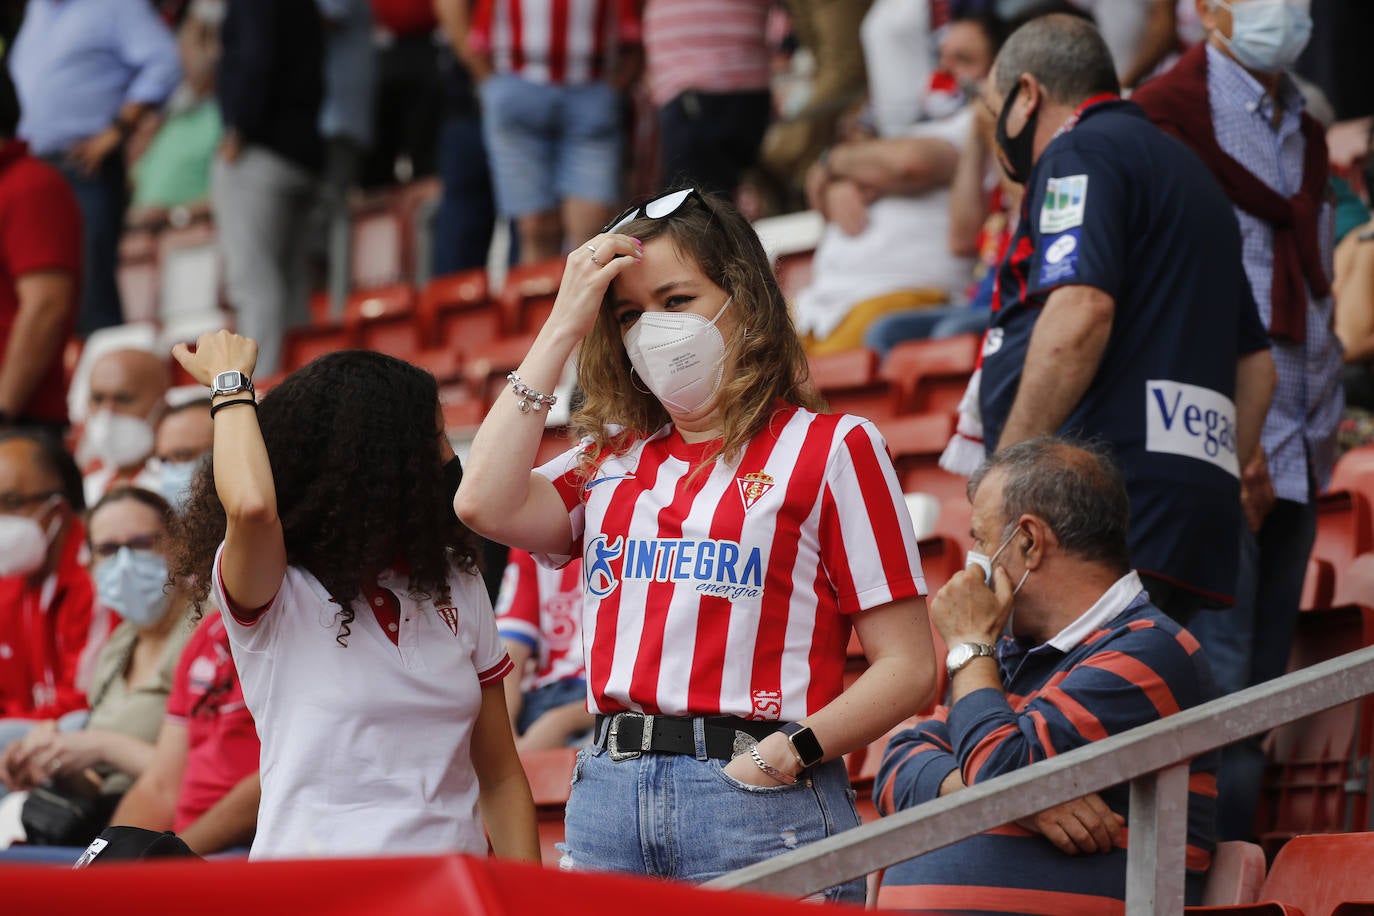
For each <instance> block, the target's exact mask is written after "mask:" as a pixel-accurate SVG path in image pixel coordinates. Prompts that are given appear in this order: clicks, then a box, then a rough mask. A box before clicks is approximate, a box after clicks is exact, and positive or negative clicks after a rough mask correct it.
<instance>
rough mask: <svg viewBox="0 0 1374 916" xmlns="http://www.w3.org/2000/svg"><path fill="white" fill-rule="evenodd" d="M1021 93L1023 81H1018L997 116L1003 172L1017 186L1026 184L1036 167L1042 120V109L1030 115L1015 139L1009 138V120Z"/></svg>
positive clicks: (998, 143) (998, 141) (1037, 109)
mask: <svg viewBox="0 0 1374 916" xmlns="http://www.w3.org/2000/svg"><path fill="white" fill-rule="evenodd" d="M1020 91H1021V81H1020V80H1017V82H1016V85H1015V86H1013V87H1012V90H1011V93H1010V94H1009V95H1008V96H1007V100H1006V101H1005V102H1003V103H1002V113H1001V114H1000V115H998V116H997V147H998V148H999V149H1000V150H1001V151H1002V171H1004V172H1006V173H1007V177H1008V178H1010V179H1011V180H1012V181H1014V182H1016V183H1017V184H1025V183H1026V181H1027V180H1028V179H1029V178H1030V173H1031V169H1032V168H1033V167H1034V165H1035V123H1036V121H1038V120H1039V119H1040V109H1039V108H1036V109H1035V111H1032V112H1031V113H1030V117H1028V118H1026V126H1025V127H1022V128H1021V133H1019V134H1017V135H1016V136H1015V137H1008V136H1007V118H1008V116H1010V114H1011V106H1012V105H1013V104H1015V103H1016V96H1017V94H1018V93H1019V92H1020Z"/></svg>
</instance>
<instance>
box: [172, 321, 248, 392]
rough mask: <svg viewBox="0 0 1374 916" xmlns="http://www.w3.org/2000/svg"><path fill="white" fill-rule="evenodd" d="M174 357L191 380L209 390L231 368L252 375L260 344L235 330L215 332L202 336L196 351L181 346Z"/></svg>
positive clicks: (176, 347)
mask: <svg viewBox="0 0 1374 916" xmlns="http://www.w3.org/2000/svg"><path fill="white" fill-rule="evenodd" d="M172 356H174V357H175V358H176V361H177V362H179V363H181V367H182V368H183V369H185V370H186V371H187V372H189V373H191V377H192V378H194V379H195V380H196V381H198V382H200V383H201V384H202V385H204V386H206V387H207V388H208V387H209V386H210V384H211V383H212V382H214V380H215V376H216V375H218V374H219V373H221V372H227V371H229V370H230V369H237V370H238V371H240V372H242V373H243V374H244V375H249V376H251V375H252V374H253V368H254V367H255V366H256V365H257V364H258V344H257V341H255V340H252V339H251V338H248V337H240V336H239V335H238V334H235V333H234V332H233V331H213V332H211V333H209V334H202V335H201V336H200V339H199V340H197V341H196V349H195V351H194V352H193V351H192V350H191V348H190V347H188V346H186V344H184V343H179V344H177V345H176V346H175V347H173V348H172Z"/></svg>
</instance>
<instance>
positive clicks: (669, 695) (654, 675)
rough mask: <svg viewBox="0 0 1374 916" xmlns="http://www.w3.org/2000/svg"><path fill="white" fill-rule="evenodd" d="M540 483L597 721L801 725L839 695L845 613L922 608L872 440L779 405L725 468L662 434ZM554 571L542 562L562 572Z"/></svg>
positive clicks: (893, 482) (669, 430) (850, 422)
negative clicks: (567, 525) (709, 719)
mask: <svg viewBox="0 0 1374 916" xmlns="http://www.w3.org/2000/svg"><path fill="white" fill-rule="evenodd" d="M586 447H587V445H586V443H584V444H583V445H581V446H579V447H578V448H576V449H573V450H571V451H569V452H567V453H566V454H564V455H562V456H560V457H559V458H556V459H554V460H553V461H551V462H549V463H548V464H547V465H545V466H543V467H541V468H539V469H538V471H537V473H539V474H541V475H542V476H544V477H546V478H548V479H549V480H551V481H552V482H553V484H554V486H555V487H556V489H557V490H558V493H559V495H560V496H561V497H562V498H563V501H564V504H565V505H566V506H567V507H568V510H569V513H570V516H571V520H572V525H573V538H574V543H573V551H574V553H576V554H581V555H582V557H583V567H582V568H583V592H584V595H583V614H582V641H583V645H584V647H585V660H586V667H587V681H588V693H589V695H590V699H591V702H592V705H593V711H594V712H602V713H605V712H615V711H619V710H625V709H633V710H638V711H641V712H646V713H655V714H660V713H661V714H665V715H676V716H703V715H717V714H725V715H737V716H744V717H747V718H752V719H762V720H796V719H800V718H802V717H804V716H806V715H809V714H810V713H813V712H815V711H816V710H818V709H820V708H821V707H823V706H825V705H826V704H827V703H829V702H830V701H831V700H833V699H834V698H835V697H837V696H838V695H839V694H840V691H841V690H842V683H841V678H842V675H843V671H844V661H845V647H846V645H847V644H848V641H849V633H850V626H851V624H850V618H849V615H851V614H854V613H857V612H860V611H864V610H868V609H870V608H876V607H880V606H882V605H885V604H888V603H890V602H892V601H897V600H900V599H903V598H910V597H913V596H916V595H923V594H925V580H924V578H923V577H922V574H921V561H920V557H919V556H918V554H917V551H916V539H915V535H914V533H913V531H912V527H911V518H910V516H909V515H908V514H907V512H906V509H905V506H904V504H903V502H902V496H901V489H900V487H898V485H897V477H896V474H895V472H894V471H893V468H892V462H891V460H890V459H889V458H888V455H887V450H886V446H885V444H884V442H883V439H882V437H881V435H880V434H879V433H878V430H877V428H876V427H875V426H874V425H873V424H872V423H870V422H868V421H867V420H864V419H863V418H861V417H854V416H848V415H843V414H828V415H827V414H815V413H812V412H810V411H807V410H803V409H801V408H798V407H793V406H790V405H786V406H782V407H780V408H779V409H778V410H777V411H776V412H775V413H774V415H773V417H772V418H771V420H770V421H769V423H768V424H767V426H766V427H765V428H764V431H763V432H761V433H759V434H758V435H757V436H755V437H754V438H753V439H752V440H751V441H750V443H749V444H748V445H747V446H746V447H745V448H744V450H743V451H742V453H741V454H740V456H739V457H738V459H737V460H736V461H734V462H729V463H728V462H726V461H724V460H722V459H719V458H717V459H716V460H714V461H712V462H710V463H708V464H706V465H705V466H704V467H703V466H701V461H702V459H703V458H705V457H706V456H707V455H709V454H710V453H711V451H712V450H714V449H715V448H716V447H717V443H714V442H705V443H696V444H689V443H687V442H685V441H683V439H682V437H681V436H680V435H679V434H678V432H677V430H676V429H675V428H674V427H673V426H672V425H671V424H670V425H668V426H665V427H664V428H663V429H661V430H659V431H658V432H656V433H654V434H653V435H652V436H649V437H648V438H647V439H642V440H639V441H637V442H636V443H635V444H634V445H632V446H631V447H630V448H629V449H627V450H626V451H625V452H624V453H623V454H620V455H614V456H611V457H608V458H605V459H604V460H602V461H601V462H600V464H599V466H597V467H596V468H595V471H594V473H592V475H591V476H590V477H588V470H587V469H586V468H585V466H582V465H580V464H579V462H578V457H577V456H578V453H579V451H580V450H581V449H583V448H586ZM559 559H561V558H552V557H544V558H541V562H546V563H550V564H553V563H557V562H558V560H559Z"/></svg>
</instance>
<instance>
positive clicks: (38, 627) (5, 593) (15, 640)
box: [0, 431, 95, 748]
mask: <svg viewBox="0 0 1374 916" xmlns="http://www.w3.org/2000/svg"><path fill="white" fill-rule="evenodd" d="M85 508H86V503H85V500H84V498H83V496H82V493H81V473H80V472H79V471H78V470H77V468H76V462H74V461H73V460H72V457H71V456H70V455H68V454H67V453H66V452H65V451H64V450H63V449H62V446H61V445H60V444H59V443H58V441H57V440H55V439H53V438H51V437H49V436H47V435H44V434H41V433H32V432H22V431H11V432H8V433H0V748H3V747H4V746H5V745H7V744H9V743H10V742H11V741H13V740H15V739H17V738H21V737H23V736H24V735H25V734H27V733H28V731H29V729H30V728H32V727H33V725H34V723H35V722H36V721H41V720H44V719H59V720H61V722H60V725H61V727H62V728H64V729H73V728H80V727H81V725H82V724H84V722H85V718H86V717H85V714H84V710H85V708H86V696H85V694H84V693H83V692H82V691H81V690H79V689H78V688H77V686H76V670H77V665H78V663H79V661H80V657H81V651H82V649H84V648H85V646H86V635H87V633H88V632H89V631H90V629H91V613H92V608H93V605H94V601H95V590H94V588H93V586H92V584H91V577H90V573H88V572H87V571H86V568H85V566H83V565H82V563H81V547H82V541H83V539H84V537H85V528H84V527H83V526H82V524H81V517H80V516H81V513H82V512H83V511H84V510H85ZM73 713H74V714H75V715H68V714H73Z"/></svg>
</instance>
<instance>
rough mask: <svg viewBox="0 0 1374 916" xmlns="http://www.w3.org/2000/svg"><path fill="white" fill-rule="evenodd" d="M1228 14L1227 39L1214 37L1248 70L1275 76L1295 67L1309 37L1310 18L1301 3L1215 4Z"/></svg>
mask: <svg viewBox="0 0 1374 916" xmlns="http://www.w3.org/2000/svg"><path fill="white" fill-rule="evenodd" d="M1216 4H1217V5H1218V6H1222V7H1225V8H1226V9H1227V10H1228V11H1230V13H1231V37H1230V38H1227V37H1226V36H1225V35H1222V34H1220V33H1218V35H1217V37H1218V38H1219V39H1221V42H1222V43H1223V44H1225V45H1226V47H1228V48H1229V49H1230V50H1231V53H1232V54H1233V55H1234V56H1235V58H1236V60H1238V61H1240V63H1241V65H1242V66H1244V67H1246V68H1247V69H1250V70H1257V71H1259V72H1261V73H1275V72H1277V71H1279V70H1287V69H1288V68H1289V67H1291V66H1293V64H1295V63H1297V61H1298V55H1300V54H1302V49H1303V48H1305V47H1307V42H1308V40H1309V39H1310V38H1311V37H1312V15H1311V12H1310V10H1309V7H1308V5H1307V3H1305V2H1302V0H1245V2H1244V3H1235V2H1234V0H1232V2H1227V0H1216Z"/></svg>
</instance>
